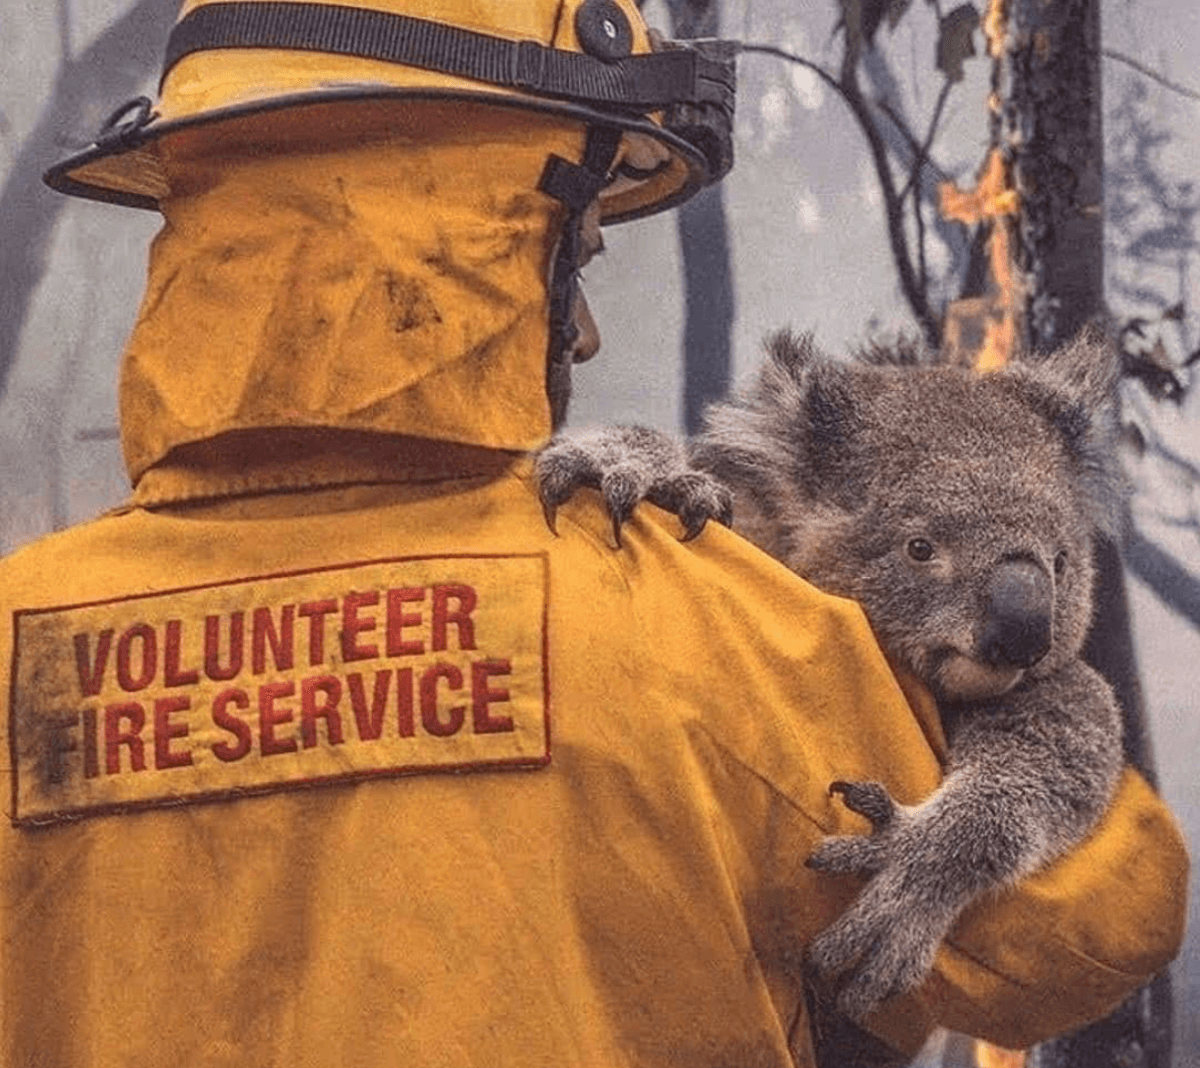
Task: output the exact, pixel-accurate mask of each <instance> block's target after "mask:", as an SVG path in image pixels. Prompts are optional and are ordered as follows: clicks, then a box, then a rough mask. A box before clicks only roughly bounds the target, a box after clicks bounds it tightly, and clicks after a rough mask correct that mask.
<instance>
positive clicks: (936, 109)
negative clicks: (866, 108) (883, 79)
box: [877, 78, 954, 200]
mask: <svg viewBox="0 0 1200 1068" xmlns="http://www.w3.org/2000/svg"><path fill="white" fill-rule="evenodd" d="M953 85H954V83H953V82H951V81H950V79H949V78H947V79H946V80H945V81H943V82H942V88H941V89H940V90H939V91H938V98H937V103H936V104H934V106H933V115H932V116H931V117H930V119H929V129H928V130H926V131H925V140H924V141H922V142H921V143H920V144H919V145H918V144H917V143H916V140H915V139H914V138H913V136H912V134H911V133H909V130H908V127H907V126H905V125H904V123H902V122H901V121H900V119H899V117H898V116H897V115H895V114H894V113H893V112H892V110H891V108H890V107H886V106H885V105H886V101H882V100H881V101H878V102H877V103H878V105H879V108H880V110H881V111H883V112H884V114H885V115H887V117H888V118H889V119H891V120H892V122H893V123H895V125H896V129H897V130H899V131H900V132H901V133H902V134H903V135H904V136H905V137H907V138H908V139H909V143H910V144H911V145H912V147H913V163H912V170H911V171H910V172H909V175H908V181H907V182H905V184H904V188H903V189H901V190H900V199H901V200H903V199H904V198H905V197H906V196H908V194H909V193H910V192H911V191H912V190H913V189H914V188H915V187H916V186H917V183H918V182H919V181H920V180H921V169H922V168H923V167H924V166H925V165H926V164H929V167H930V169H931V170H933V172H934V173H935V174H936V175H937V176H938V178H940V179H941V180H942V181H943V182H945V181H949V180H950V178H949V175H947V174H946V172H945V171H943V170H942V169H941V168H940V167H939V166H938V165H937V164H936V163H934V162H933V160H931V159H930V158H929V151H930V149H932V148H933V141H934V138H935V137H937V128H938V123H940V122H941V121H942V112H943V111H944V110H945V109H946V101H947V100H948V99H949V98H950V90H951V88H952V87H953Z"/></svg>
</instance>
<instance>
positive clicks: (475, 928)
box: [0, 432, 1186, 1068]
mask: <svg viewBox="0 0 1200 1068" xmlns="http://www.w3.org/2000/svg"><path fill="white" fill-rule="evenodd" d="M314 435H315V438H314ZM316 439H319V440H316ZM268 442H270V443H272V444H270V446H269V447H268V444H267V443H268ZM314 444H319V446H320V450H319V458H316V459H311V460H303V459H297V458H296V457H298V456H301V455H303V453H301V452H299V451H298V450H299V449H301V447H303V448H306V449H307V450H308V454H309V455H311V456H317V455H318V452H317V450H316V449H315V448H314V447H313V446H314ZM558 530H559V533H558V536H554V535H553V534H551V532H550V531H549V530H548V529H547V527H546V523H545V521H544V518H543V515H542V511H541V508H540V506H539V503H538V500H537V497H536V493H535V491H534V489H533V487H532V485H531V481H530V476H529V470H528V465H527V463H526V462H525V461H522V460H514V459H513V458H512V456H511V455H510V454H506V453H502V452H498V451H494V450H493V451H489V450H483V449H472V448H465V447H455V446H450V445H441V446H434V445H432V444H430V443H418V442H416V441H414V440H412V439H408V440H404V439H396V438H387V437H384V436H369V435H363V436H362V437H361V438H347V437H344V436H321V435H320V434H319V433H318V432H309V436H308V437H296V438H294V439H289V438H287V437H286V436H283V435H279V434H276V435H274V436H271V437H266V436H263V437H262V438H254V437H253V436H251V438H249V439H247V440H243V441H241V442H240V445H239V444H238V443H237V442H236V439H226V440H225V442H224V444H223V445H219V443H214V444H213V446H212V447H211V448H208V449H207V451H206V449H205V448H202V449H200V450H198V451H193V453H192V455H191V458H190V460H189V461H188V462H186V463H185V462H175V463H168V464H166V465H160V466H158V467H155V468H152V469H151V470H150V471H149V472H148V473H147V474H146V476H145V477H144V478H143V479H142V481H141V483H140V484H139V487H138V490H137V493H136V495H135V498H134V501H133V503H132V504H131V505H130V506H129V507H128V508H125V509H123V510H121V511H119V512H118V513H115V514H112V515H110V516H107V517H105V518H102V519H100V520H98V521H96V522H93V523H91V524H88V525H85V526H82V527H79V528H76V529H74V530H71V531H68V532H65V533H63V534H60V535H56V536H53V537H51V538H48V539H45V540H43V541H41V542H39V543H37V544H35V545H33V546H31V547H29V548H27V549H25V550H22V551H20V552H18V553H16V554H14V555H13V556H12V557H10V558H8V559H7V560H5V561H3V562H2V563H0V591H2V592H0V600H2V604H0V607H2V609H3V616H2V618H3V621H4V625H3V627H2V628H0V665H3V666H4V667H3V670H4V671H5V672H6V675H7V677H6V678H5V679H4V680H3V686H2V687H0V693H4V694H7V695H9V701H8V710H7V714H6V715H5V716H3V717H0V723H2V724H3V729H4V730H5V732H6V733H7V744H8V752H9V753H10V754H11V760H10V761H9V766H8V767H7V768H6V773H5V774H6V776H7V777H8V779H9V786H10V795H9V796H10V802H9V806H10V807H9V816H10V818H9V819H7V820H4V821H3V822H2V826H0V925H2V930H0V936H2V938H3V943H2V944H3V961H2V966H0V1063H3V1064H5V1065H13V1066H17V1065H22V1066H24V1065H38V1064H45V1065H54V1066H55V1068H75V1066H87V1068H107V1066H114V1068H115V1066H118V1065H137V1066H139V1068H153V1066H159V1065H161V1066H163V1068H178V1066H180V1065H188V1066H192V1068H217V1066H234V1065H236V1066H247V1065H254V1066H256V1068H258V1066H261V1068H267V1066H284V1065H286V1066H289V1068H295V1066H313V1068H317V1066H320V1068H326V1066H330V1068H332V1066H341V1065H355V1066H373V1065H429V1066H434V1065H436V1066H448V1068H454V1066H463V1068H466V1066H470V1068H487V1066H493V1065H494V1066H512V1065H523V1066H543V1065H544V1066H546V1068H551V1066H552V1068H570V1066H589V1068H596V1066H605V1068H609V1066H611V1068H619V1066H624V1065H628V1066H635V1065H636V1066H638V1068H654V1066H660V1065H662V1066H666V1065H688V1066H690V1068H702V1066H713V1068H717V1066H728V1065H751V1064H752V1065H756V1066H770V1065H780V1066H784V1065H789V1064H791V1063H793V1062H792V1060H791V1059H790V1058H791V1057H792V1056H794V1057H795V1059H796V1061H797V1062H798V1063H799V1064H800V1065H802V1066H808V1065H811V1063H812V1060H811V1049H810V1046H809V1037H808V1021H807V1017H806V1012H805V1008H804V999H803V996H802V989H801V980H800V967H801V961H802V956H803V951H804V947H805V945H806V944H807V943H808V941H809V940H810V939H811V938H812V937H813V936H814V935H815V934H816V933H817V932H818V931H820V930H821V929H822V928H824V927H825V926H826V925H827V924H828V923H829V922H830V921H831V920H832V919H833V918H834V917H835V916H837V915H838V913H839V911H840V910H842V909H844V908H845V907H846V905H847V904H848V903H849V902H850V901H851V900H852V898H853V895H854V893H855V892H856V890H857V888H858V886H859V884H858V883H857V882H856V881H855V880H853V879H846V878H835V877H830V876H825V875H820V874H817V873H814V872H811V871H809V870H808V869H806V868H805V866H804V861H805V859H806V857H807V856H808V855H809V853H810V852H811V851H812V849H813V847H814V846H815V844H816V843H817V842H818V841H819V840H820V839H821V838H822V837H823V836H824V835H826V834H831V833H847V832H851V831H863V830H865V824H863V823H861V822H860V821H858V819H857V817H854V816H853V815H850V814H848V813H847V812H846V811H845V809H844V808H843V807H842V806H840V805H839V804H838V803H836V802H834V801H831V800H830V799H829V798H828V796H827V792H826V790H827V786H828V784H829V783H830V782H831V781H832V780H834V779H868V778H873V779H878V780H881V781H883V782H884V783H886V785H887V786H888V787H889V789H890V790H891V791H892V792H893V793H894V794H895V795H896V796H897V797H898V798H900V799H901V800H902V801H906V802H915V801H917V800H919V799H920V798H921V797H923V796H924V795H926V794H928V793H929V792H930V791H931V790H932V789H933V788H934V787H935V786H936V784H937V782H938V775H939V756H941V755H942V753H943V751H944V743H943V740H942V738H941V734H940V728H939V726H938V723H937V720H936V716H935V715H934V713H933V711H932V710H931V708H930V707H929V705H928V703H927V701H925V700H924V699H923V697H922V695H920V694H916V693H914V694H913V695H912V696H913V704H912V705H911V706H910V704H909V703H908V702H907V701H906V700H905V698H904V696H903V694H902V692H901V690H900V689H899V687H898V685H897V683H896V682H895V680H894V679H893V677H892V676H891V674H890V673H889V671H888V669H887V666H886V664H885V663H884V661H883V660H882V658H881V656H880V654H879V653H878V651H877V649H876V647H875V645H874V644H873V642H872V639H871V636H870V632H869V630H868V628H867V625H866V623H865V621H864V618H863V616H862V615H861V613H860V612H859V610H858V609H857V608H856V607H855V606H853V605H852V604H849V603H847V602H844V601H841V600H837V599H834V598H830V597H827V596H824V595H822V594H820V593H818V592H816V591H814V590H813V589H812V588H811V587H808V586H806V585H805V584H804V583H803V582H801V581H800V580H799V579H797V578H796V577H795V576H793V575H792V574H790V573H789V572H787V571H786V570H785V569H784V568H783V567H782V566H780V565H779V564H777V563H775V562H774V561H772V560H770V559H769V558H767V557H766V556H764V555H762V554H761V553H760V552H758V551H757V550H756V549H754V548H753V547H751V546H750V545H748V544H747V543H745V542H744V541H742V540H741V539H739V538H738V537H736V536H735V535H733V534H731V533H729V532H728V531H725V530H722V529H710V530H708V531H706V532H705V533H704V534H703V535H702V536H701V537H700V538H699V539H698V540H697V541H695V542H692V543H687V544H681V543H680V541H679V540H678V536H679V534H680V527H679V525H678V523H677V522H676V521H675V520H674V519H673V518H671V517H669V516H665V515H664V514H662V513H660V512H658V511H656V510H655V509H654V508H652V507H649V506H644V507H642V508H641V509H640V510H639V512H638V515H637V517H636V519H635V521H634V522H633V523H632V525H631V526H629V527H628V528H627V530H626V535H625V541H626V545H625V547H624V549H623V550H622V551H615V550H614V549H613V548H612V546H611V545H610V543H609V539H610V536H611V535H610V534H609V532H608V524H607V520H606V518H605V517H604V515H603V512H602V509H601V507H600V505H599V503H598V501H597V500H596V499H595V498H594V497H593V496H592V495H587V494H585V495H583V496H582V497H581V498H580V499H579V500H577V501H575V502H573V503H572V504H570V505H568V506H567V507H566V508H565V509H564V510H563V511H562V513H561V514H560V516H559V520H558ZM1185 872H1186V858H1185V855H1184V851H1183V847H1182V845H1181V841H1180V838H1179V835H1178V832H1177V830H1176V828H1175V826H1174V824H1173V822H1172V820H1171V818H1170V816H1169V814H1168V813H1167V812H1166V811H1165V809H1164V807H1163V806H1162V804H1161V803H1160V802H1159V801H1158V800H1157V799H1156V797H1155V796H1154V795H1153V794H1152V793H1151V791H1150V790H1149V789H1148V787H1147V786H1146V785H1145V784H1144V783H1143V782H1142V781H1141V780H1140V779H1139V778H1138V777H1137V776H1136V775H1133V774H1132V773H1130V774H1128V775H1126V777H1125V779H1124V781H1123V783H1122V786H1121V790H1120V794H1119V796H1118V798H1117V800H1116V803H1115V804H1114V806H1113V808H1112V810H1111V812H1110V813H1109V815H1108V816H1107V818H1106V819H1105V820H1104V822H1103V824H1102V826H1101V827H1100V828H1099V829H1098V830H1097V831H1096V833H1095V834H1094V835H1093V836H1092V837H1091V838H1090V839H1089V840H1088V841H1087V842H1086V843H1085V844H1084V845H1083V846H1081V847H1080V848H1079V849H1078V850H1077V851H1076V852H1075V853H1074V854H1073V855H1071V856H1070V857H1068V858H1066V859H1064V860H1062V861H1061V862H1059V863H1058V864H1056V865H1055V866H1054V867H1053V868H1051V869H1050V870H1048V871H1046V872H1044V873H1042V874H1039V875H1038V876H1036V877H1035V878H1032V879H1030V880H1028V881H1027V882H1026V883H1024V884H1023V885H1022V886H1021V887H1020V888H1019V889H1017V890H1014V891H1012V892H1009V893H1006V894H1004V895H1003V896H1000V897H997V898H995V899H994V900H989V901H986V902H983V903H980V904H979V905H978V906H976V907H975V908H973V909H972V910H971V911H970V913H969V914H968V915H967V916H965V917H964V919H963V920H962V922H961V923H960V924H959V925H958V927H957V929H956V930H955V932H954V934H953V937H952V938H951V940H950V941H949V942H948V944H947V945H946V946H945V947H944V949H943V951H942V952H941V953H940V955H939V957H938V961H937V968H936V973H935V975H934V976H933V977H932V978H931V980H930V981H929V982H928V983H927V984H926V985H925V986H924V987H923V988H922V989H921V990H920V991H919V993H918V994H916V995H913V996H911V997H908V998H905V999H903V1003H901V1004H895V1003H893V1004H890V1005H888V1006H886V1007H885V1010H884V1011H883V1012H881V1013H880V1014H879V1016H878V1019H877V1021H876V1024H875V1027H876V1030H878V1032H879V1033H880V1034H882V1035H885V1036H887V1037H888V1038H889V1039H890V1040H891V1041H893V1042H894V1043H896V1044H898V1045H900V1046H902V1047H903V1048H905V1049H907V1050H910V1051H911V1050H913V1049H914V1048H915V1046H916V1045H917V1044H918V1043H919V1042H920V1041H921V1040H922V1038H923V1037H924V1035H925V1034H926V1033H927V1031H928V1029H929V1028H930V1027H931V1026H932V1024H933V1022H934V1021H935V1020H936V1021H940V1022H941V1023H943V1024H945V1025H947V1026H950V1027H952V1028H955V1029H959V1030H964V1031H969V1032H974V1033H977V1034H980V1035H983V1036H986V1037H988V1038H991V1039H992V1040H994V1041H996V1042H999V1043H1001V1044H1004V1045H1008V1046H1021V1045H1024V1044H1027V1043H1031V1042H1033V1041H1035V1040H1038V1039H1040V1038H1042V1037H1044V1036H1046V1035H1047V1034H1049V1033H1051V1032H1054V1031H1057V1030H1060V1029H1063V1028H1067V1027H1070V1026H1073V1025H1076V1024H1079V1023H1081V1022H1083V1021H1084V1020H1086V1019H1088V1018H1090V1017H1094V1016H1097V1015H1099V1014H1102V1013H1103V1012H1104V1011H1106V1010H1107V1009H1108V1008H1109V1007H1111V1006H1112V1005H1113V1004H1114V1003H1115V1002H1116V1001H1117V1000H1118V999H1120V998H1121V997H1122V996H1123V995H1124V994H1126V993H1127V992H1128V991H1130V990H1131V989H1133V988H1134V987H1135V986H1136V985H1138V984H1139V983H1140V982H1142V981H1143V980H1144V979H1145V978H1146V977H1147V976H1149V975H1151V974H1152V973H1153V972H1154V971H1156V970H1157V969H1159V968H1160V967H1161V966H1163V964H1164V963H1165V962H1166V961H1167V960H1169V959H1170V957H1171V956H1172V955H1173V954H1174V952H1175V950H1176V948H1177V946H1178V942H1179V939H1180V937H1181V925H1182V922H1183V912H1184V904H1185V892H1184V880H1185V877H1186V876H1185ZM789 1050H790V1052H789Z"/></svg>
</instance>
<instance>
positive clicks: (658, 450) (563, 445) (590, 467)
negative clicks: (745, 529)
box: [535, 427, 733, 548]
mask: <svg viewBox="0 0 1200 1068" xmlns="http://www.w3.org/2000/svg"><path fill="white" fill-rule="evenodd" d="M535 470H536V474H537V481H538V493H539V496H540V497H541V501H542V513H543V515H544V516H545V517H546V525H547V526H548V527H549V528H550V530H551V531H553V532H555V533H557V529H556V527H555V519H556V515H557V510H558V508H559V506H560V505H562V504H564V503H565V502H566V501H568V500H570V498H571V497H572V496H574V494H575V492H576V491H577V490H579V489H583V488H585V487H586V488H590V489H596V490H599V491H600V495H601V497H602V498H603V499H604V505H605V507H606V508H607V509H608V514H609V518H610V519H611V521H612V531H613V541H614V542H615V544H616V546H617V548H620V547H621V544H622V541H621V528H622V527H623V526H624V525H625V524H626V523H627V522H628V521H629V520H630V518H631V517H632V516H633V511H634V508H635V507H636V506H637V505H638V503H639V502H641V501H650V503H651V504H655V505H658V507H659V508H662V509H664V510H665V511H668V512H671V513H673V514H674V515H676V516H678V517H679V519H680V521H681V522H682V523H683V528H684V534H683V539H682V540H683V541H691V540H692V538H695V537H697V536H698V535H699V534H700V532H701V531H702V530H703V529H704V527H705V525H706V524H707V523H708V521H709V520H710V519H715V520H717V521H718V522H719V523H721V524H723V525H724V526H731V525H732V523H733V495H732V494H731V493H730V492H729V490H728V489H726V488H725V486H724V485H722V484H721V483H720V482H719V481H717V479H715V478H714V477H713V476H712V475H710V474H708V473H707V472H704V471H699V470H694V469H693V468H692V467H691V466H690V461H689V459H688V455H687V450H686V448H685V447H684V446H683V445H682V444H681V443H679V442H678V441H676V440H674V439H673V438H671V437H669V436H668V435H666V434H661V433H659V432H658V431H655V430H649V429H647V428H645V427H610V428H607V429H604V430H599V431H592V432H588V433H583V434H580V435H578V436H576V437H561V438H555V440H554V441H552V442H551V443H550V444H549V445H547V446H546V448H545V449H543V450H542V451H541V453H539V454H538V456H537V458H536V460H535Z"/></svg>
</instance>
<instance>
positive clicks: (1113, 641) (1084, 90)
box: [993, 0, 1171, 1068]
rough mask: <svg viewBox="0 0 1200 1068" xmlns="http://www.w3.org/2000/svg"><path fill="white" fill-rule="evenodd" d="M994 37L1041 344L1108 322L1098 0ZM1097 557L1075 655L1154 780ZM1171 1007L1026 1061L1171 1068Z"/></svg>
mask: <svg viewBox="0 0 1200 1068" xmlns="http://www.w3.org/2000/svg"><path fill="white" fill-rule="evenodd" d="M997 6H998V5H996V4H994V5H993V7H994V8H995V7H997ZM1002 33H1003V48H1002V49H1001V50H999V53H1000V54H999V55H998V56H997V75H998V77H997V88H998V89H999V95H1000V98H1001V100H1002V102H1003V106H1002V108H1001V110H1000V112H999V114H998V116H997V119H996V128H995V130H994V134H995V140H996V142H997V146H996V147H998V148H1000V150H1001V151H1002V153H1003V154H1004V156H1005V158H1006V160H1007V161H1008V163H1009V167H1010V181H1011V186H1012V188H1015V190H1016V192H1017V194H1018V197H1019V208H1018V211H1017V213H1016V215H1015V216H1014V217H1013V218H1012V219H1011V221H1010V222H1009V225H1010V227H1011V229H1010V236H1011V237H1012V239H1013V240H1012V245H1011V249H1012V259H1013V266H1014V267H1015V268H1016V275H1017V277H1018V278H1019V279H1021V280H1022V281H1023V283H1024V291H1023V293H1022V294H1021V297H1020V303H1019V310H1018V315H1017V337H1018V341H1019V342H1023V343H1024V346H1025V347H1027V348H1030V349H1032V350H1035V351H1047V350H1049V349H1051V348H1053V347H1055V346H1057V345H1060V344H1062V343H1064V342H1066V341H1069V340H1070V339H1071V338H1072V337H1073V336H1074V335H1075V334H1076V333H1077V332H1078V331H1079V330H1080V329H1081V328H1082V327H1083V326H1084V325H1086V324H1087V323H1090V322H1102V321H1103V320H1104V319H1105V305H1104V216H1103V210H1102V208H1103V190H1104V182H1103V159H1104V139H1103V135H1102V125H1101V106H1100V85H1101V72H1100V5H1099V0H1058V2H1056V3H1045V2H1044V0H1011V3H1010V4H1009V11H1008V18H1007V25H1006V26H1004V27H1003V31H1002ZM993 40H994V41H995V38H993ZM1022 335H1023V336H1022ZM1097 564H1098V569H1097V570H1098V584H1097V590H1096V605H1097V611H1096V619H1095V623H1094V624H1093V630H1092V634H1091V637H1090V639H1089V641H1088V645H1087V648H1086V649H1085V651H1084V655H1085V657H1086V658H1087V659H1088V660H1089V662H1091V663H1092V664H1093V665H1094V666H1095V667H1096V668H1097V670H1099V671H1100V672H1101V673H1102V674H1103V675H1104V676H1105V677H1106V678H1107V679H1108V680H1109V682H1110V683H1111V684H1112V685H1113V688H1114V690H1115V691H1116V693H1117V697H1118V700H1119V701H1120V703H1121V707H1122V710H1123V712H1124V717H1125V745H1126V755H1127V757H1128V759H1129V760H1130V762H1131V763H1133V764H1134V765H1135V766H1137V767H1139V768H1140V769H1141V770H1142V771H1143V773H1145V774H1146V775H1147V776H1148V777H1149V778H1150V779H1151V781H1153V779H1154V774H1153V770H1154V769H1153V766H1152V756H1151V752H1150V746H1149V741H1148V738H1147V735H1146V729H1145V709H1144V705H1143V700H1142V692H1141V685H1140V682H1139V679H1138V674H1137V667H1136V664H1135V661H1134V652H1133V641H1132V638H1131V634H1130V628H1129V607H1128V600H1127V597H1126V591H1125V582H1124V574H1123V567H1122V563H1121V556H1120V551H1119V550H1118V548H1117V546H1116V545H1114V544H1113V543H1111V542H1107V541H1106V542H1104V543H1103V544H1101V545H1100V546H1099V548H1098V551H1097ZM1170 1010H1171V998H1170V988H1169V985H1168V981H1167V978H1166V976H1165V974H1164V975H1163V976H1161V977H1159V979H1157V980H1156V981H1155V983H1154V984H1153V985H1152V986H1151V987H1148V988H1146V989H1145V990H1143V991H1141V992H1140V993H1138V994H1136V995H1134V996H1133V997H1132V998H1130V999H1129V1001H1127V1002H1126V1003H1125V1004H1124V1005H1122V1006H1121V1007H1120V1008H1119V1009H1117V1011H1116V1012H1114V1013H1113V1015H1112V1016H1110V1017H1109V1018H1107V1019H1105V1020H1102V1021H1100V1022H1099V1023H1096V1024H1093V1025H1092V1026H1090V1027H1087V1028H1084V1029H1083V1030H1082V1031H1080V1032H1078V1033H1076V1034H1074V1035H1071V1036H1068V1037H1066V1038H1063V1039H1059V1040H1056V1041H1054V1042H1051V1043H1047V1044H1046V1045H1045V1046H1043V1047H1041V1048H1040V1049H1039V1050H1038V1051H1037V1054H1036V1057H1035V1063H1036V1064H1037V1066H1038V1068H1109V1066H1111V1068H1117V1066H1120V1068H1168V1065H1169V1062H1170V1045H1171V1034H1170V1031H1171V1012H1170Z"/></svg>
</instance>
